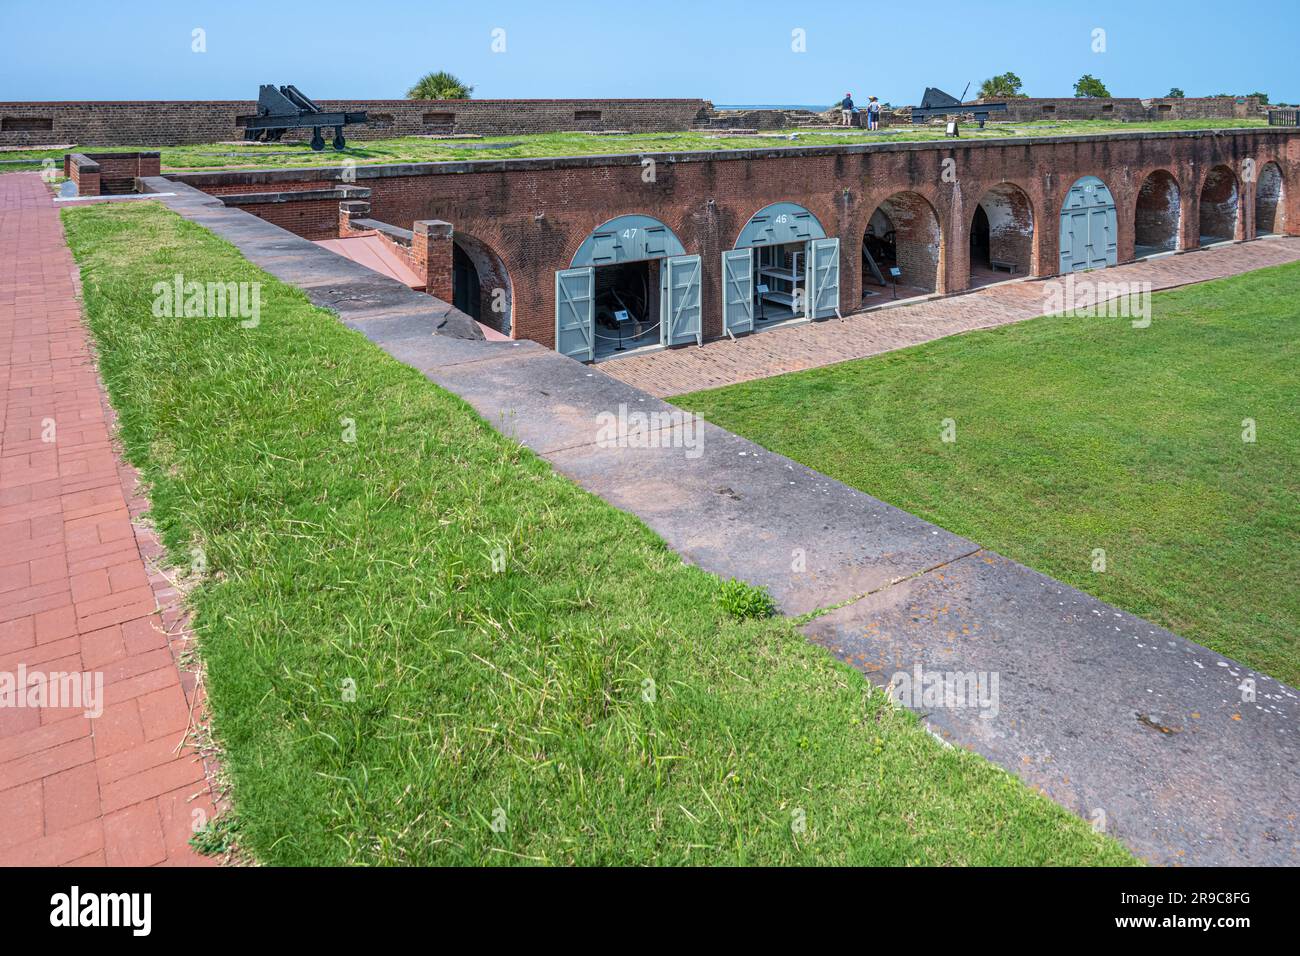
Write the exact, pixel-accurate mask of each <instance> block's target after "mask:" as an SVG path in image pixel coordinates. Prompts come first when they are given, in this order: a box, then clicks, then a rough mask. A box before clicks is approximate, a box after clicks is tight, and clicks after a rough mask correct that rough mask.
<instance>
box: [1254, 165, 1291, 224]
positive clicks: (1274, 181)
mask: <svg viewBox="0 0 1300 956" xmlns="http://www.w3.org/2000/svg"><path fill="white" fill-rule="evenodd" d="M1286 225H1287V223H1286V179H1285V176H1284V175H1283V173H1282V166H1281V164H1280V163H1278V162H1277V161H1276V160H1267V161H1265V162H1264V163H1263V164H1262V165H1260V167H1259V171H1258V173H1257V174H1256V176H1255V235H1256V236H1257V237H1258V236H1284V235H1286Z"/></svg>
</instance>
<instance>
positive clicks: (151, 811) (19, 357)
mask: <svg viewBox="0 0 1300 956" xmlns="http://www.w3.org/2000/svg"><path fill="white" fill-rule="evenodd" d="M76 292H77V280H76V270H75V266H74V264H73V262H72V256H71V254H70V253H69V251H68V248H67V246H66V245H65V243H64V238H63V231H62V228H61V226H60V223H59V217H58V212H57V211H56V209H55V207H54V203H53V202H52V201H51V198H50V195H49V191H48V189H47V187H46V186H45V184H44V183H42V182H41V180H40V177H39V176H37V175H35V174H30V173H10V174H6V175H3V176H0V423H3V434H2V435H0V680H3V679H4V678H5V677H6V676H9V675H12V677H11V679H15V678H17V676H18V674H19V669H20V668H25V669H26V674H27V678H28V680H30V679H31V675H32V674H34V673H35V674H38V675H41V676H44V675H48V674H51V673H53V672H92V673H100V674H102V675H103V682H104V687H103V698H102V701H101V704H102V714H101V715H100V716H98V717H93V718H89V717H87V716H86V715H85V710H86V708H85V706H73V707H53V706H9V705H8V704H9V703H11V702H6V705H5V706H0V864H4V865H58V864H69V863H71V864H82V865H86V864H108V865H153V864H160V863H167V864H177V863H204V862H208V861H207V860H206V859H205V858H203V857H200V856H198V855H196V854H195V853H194V852H193V851H192V850H191V849H190V848H189V846H188V845H187V841H188V840H189V838H190V835H191V832H192V830H191V822H192V821H193V820H194V819H195V816H194V811H195V810H202V811H203V813H204V814H206V815H207V817H208V818H210V817H211V816H212V814H213V804H212V800H211V795H210V791H209V788H208V785H207V782H206V779H205V775H204V764H203V761H202V760H201V759H199V758H198V756H197V755H196V754H195V752H194V751H193V750H191V749H189V748H188V747H183V746H182V741H183V740H184V738H185V737H186V731H187V728H188V727H189V725H190V721H191V702H192V701H193V700H194V698H195V696H196V693H195V691H194V686H193V678H192V676H191V675H188V674H186V675H184V677H185V679H186V684H185V685H183V684H182V674H181V672H180V671H179V670H178V668H177V665H176V663H175V659H174V653H175V651H176V647H175V643H174V641H173V640H169V635H168V633H167V632H166V631H165V630H164V622H165V621H169V622H170V624H171V625H173V626H175V625H178V624H179V614H180V612H179V609H178V608H176V607H171V608H168V609H167V611H166V612H165V614H166V616H165V615H164V613H162V612H160V611H159V602H158V597H159V596H162V597H163V598H164V603H168V601H167V598H168V597H171V598H174V597H175V592H174V591H169V590H168V586H167V584H166V581H165V580H164V579H162V578H161V576H160V575H159V574H158V573H157V572H156V571H154V570H151V569H150V568H149V567H147V565H146V561H145V560H144V558H143V557H142V554H141V542H148V541H149V534H148V532H147V531H146V530H144V529H141V528H139V527H137V526H136V525H135V524H134V523H133V522H132V517H131V516H132V513H134V512H136V511H138V509H139V508H140V506H141V504H142V502H141V501H140V500H139V499H138V498H136V497H135V491H134V476H133V475H132V474H131V473H130V472H129V470H126V469H123V468H121V463H120V461H119V459H118V457H117V456H116V454H115V452H114V448H113V446H112V445H111V444H110V442H109V425H108V415H109V412H108V410H107V408H106V403H105V402H104V401H103V400H102V390H101V385H100V381H99V377H98V374H97V372H96V368H95V363H94V359H93V357H92V354H91V351H90V348H89V341H88V332H87V330H86V328H85V327H84V325H83V323H82V318H81V311H80V308H79V305H78V301H77V297H76ZM51 427H52V428H53V432H52V433H51V431H50V429H51ZM49 438H52V439H53V440H52V441H47V440H46V439H49ZM124 482H125V483H126V484H125V485H124ZM128 505H130V506H131V507H130V508H129V507H128ZM138 537H139V538H140V539H141V540H140V541H138V540H137V539H138ZM151 546H152V547H153V548H154V550H156V545H151ZM174 629H175V628H174V627H173V630H174ZM187 689H188V690H189V691H190V693H188V694H187Z"/></svg>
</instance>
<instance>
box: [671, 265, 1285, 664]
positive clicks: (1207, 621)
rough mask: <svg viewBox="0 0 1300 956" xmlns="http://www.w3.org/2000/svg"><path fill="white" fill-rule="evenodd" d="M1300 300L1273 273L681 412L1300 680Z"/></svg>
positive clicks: (844, 369)
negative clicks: (1148, 315)
mask: <svg viewBox="0 0 1300 956" xmlns="http://www.w3.org/2000/svg"><path fill="white" fill-rule="evenodd" d="M1297 288H1300V265H1288V266H1281V267H1278V268H1272V269H1263V270H1260V271H1258V272H1253V273H1250V274H1247V275H1244V276H1239V277H1235V278H1231V279H1223V280H1220V281H1217V282H1210V283H1205V284H1203V285H1197V286H1192V287H1188V288H1185V289H1179V290H1174V291H1170V292H1164V293H1161V294H1158V295H1156V296H1154V300H1153V309H1154V313H1153V321H1152V324H1151V326H1150V328H1146V329H1134V328H1132V327H1131V326H1130V323H1129V320H1128V319H1123V318H1115V319H1079V318H1041V319H1035V320H1033V321H1031V322H1025V323H1021V324H1018V325H1011V326H1006V327H1004V328H1000V329H996V330H993V331H987V332H972V333H969V334H967V335H961V336H956V337H953V338H948V339H943V340H941V341H937V342H931V343H929V344H926V345H921V346H917V347H914V348H909V349H905V350H902V351H899V352H893V353H890V354H887V355H882V356H878V357H875V358H870V359H865V360H861V361H853V362H847V363H844V364H842V365H835V366H830V367H827V368H821V369H815V370H812V371H808V372H800V373H796V374H791V375H784V376H781V377H778V378H771V379H767V380H764V381H758V382H749V383H746V384H742V385H735V386H732V387H728V388H723V389H718V390H715V391H707V392H697V393H695V394H693V395H686V396H681V397H679V398H677V399H674V401H676V402H677V403H678V404H679V405H682V406H684V407H686V408H690V409H693V410H695V411H698V412H701V413H702V414H703V415H704V416H705V417H706V418H708V419H710V420H711V421H714V422H716V423H718V424H719V425H722V426H723V427H725V428H728V429H731V430H733V431H736V432H739V433H740V434H742V435H745V436H746V437H748V438H750V439H752V440H754V441H757V442H759V443H761V444H763V445H765V446H766V447H768V448H770V449H772V450H774V451H778V452H780V453H782V454H784V455H788V456H790V457H791V458H794V459H797V460H798V461H801V462H804V463H805V464H807V465H809V466H811V467H813V468H816V469H817V470H819V471H822V472H824V473H826V474H828V475H832V476H834V477H836V478H839V479H840V480H841V481H844V482H846V483H848V484H851V485H853V486H855V487H857V488H860V489H862V490H864V491H867V492H869V493H870V494H873V495H876V496H877V497H880V498H882V499H884V500H885V501H888V502H890V503H892V504H895V505H898V506H899V507H901V508H905V509H906V510H908V511H911V512H914V513H916V514H919V515H921V516H922V517H924V518H927V519H929V520H930V521H933V522H935V523H936V524H939V525H942V526H943V527H945V528H948V529H949V530H951V531H954V532H956V533H958V534H961V535H966V536H968V537H970V538H972V539H974V540H975V541H977V542H979V543H980V544H982V545H984V546H985V547H988V548H992V549H994V550H996V551H999V552H1001V553H1003V554H1005V555H1007V556H1009V557H1012V558H1015V559H1016V560H1018V561H1021V562H1023V563H1024V564H1027V565H1029V566H1030V567H1032V568H1035V569H1037V570H1039V571H1042V572H1044V573H1046V574H1050V575H1052V576H1053V577H1056V578H1059V579H1060V580H1062V581H1066V582H1068V583H1069V584H1072V585H1074V586H1075V587H1077V588H1080V589H1081V590H1084V591H1087V592H1088V593H1090V594H1094V595H1096V596H1097V597H1099V598H1102V599H1103V600H1106V601H1109V602H1111V603H1112V604H1115V605H1118V606H1119V607H1122V608H1125V609H1126V610H1129V611H1132V612H1133V613H1134V614H1137V615H1139V616H1141V617H1144V618H1146V619H1147V620H1150V621H1154V622H1155V623H1157V624H1160V625H1162V626H1164V627H1167V628H1169V629H1170V630H1172V631H1175V632H1176V633H1178V634H1181V635H1183V636H1185V637H1188V638H1190V639H1191V640H1194V641H1197V642H1199V643H1201V644H1204V645H1205V646H1207V647H1210V648H1213V649H1214V650H1216V651H1219V652H1220V653H1223V654H1227V655H1229V656H1231V657H1234V658H1236V659H1238V660H1240V661H1243V662H1245V663H1247V664H1249V665H1251V666H1252V667H1256V668H1259V669H1260V670H1262V671H1264V672H1266V673H1268V674H1271V675H1272V676H1274V677H1277V678H1281V679H1282V680H1285V681H1288V682H1289V683H1291V684H1293V685H1294V684H1297V683H1300V588H1297V587H1296V581H1297V580H1298V579H1300V468H1298V467H1297V466H1298V465H1300V427H1297V420H1296V414H1295V398H1296V388H1297V381H1298V376H1297V371H1296V369H1297V368H1298V367H1300V338H1298V337H1297V333H1298V332H1300V296H1297V294H1296V290H1297ZM945 419H952V420H953V421H954V422H955V424H956V436H957V440H956V442H954V443H951V444H947V443H944V442H942V441H941V440H940V439H941V435H940V431H941V427H942V426H941V423H942V422H943V420H945ZM1245 419H1253V420H1254V422H1255V423H1256V425H1255V427H1256V441H1255V442H1254V443H1253V444H1251V443H1248V442H1246V441H1243V431H1244V430H1245V426H1244V424H1243V423H1244V420H1245ZM1094 549H1104V550H1105V570H1104V571H1094V570H1093V563H1094V560H1095V557H1096V556H1095V555H1094Z"/></svg>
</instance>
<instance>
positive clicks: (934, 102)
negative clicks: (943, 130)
mask: <svg viewBox="0 0 1300 956" xmlns="http://www.w3.org/2000/svg"><path fill="white" fill-rule="evenodd" d="M966 89H970V84H969V83H968V84H966ZM962 95H963V96H964V95H965V92H964V91H963V94H962ZM1006 111H1007V104H1006V103H971V104H969V105H968V104H965V103H963V102H962V101H961V100H959V99H957V97H955V96H950V95H948V94H947V93H945V92H944V91H943V90H941V89H938V88H937V87H933V86H927V87H926V88H925V96H923V97H921V105H920V106H913V107H912V122H913V123H924V122H925V121H926V120H928V119H929V118H930V117H931V116H949V115H952V114H954V113H956V114H961V113H974V114H975V121H976V122H977V123H979V126H980V129H983V128H984V124H985V123H986V122H987V121H988V118H989V114H990V113H1005V112H1006Z"/></svg>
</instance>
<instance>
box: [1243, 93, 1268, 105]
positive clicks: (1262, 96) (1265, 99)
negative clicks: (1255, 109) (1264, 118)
mask: <svg viewBox="0 0 1300 956" xmlns="http://www.w3.org/2000/svg"><path fill="white" fill-rule="evenodd" d="M1246 95H1247V96H1258V97H1259V103H1260V105H1261V106H1268V94H1267V93H1247V94H1246Z"/></svg>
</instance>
